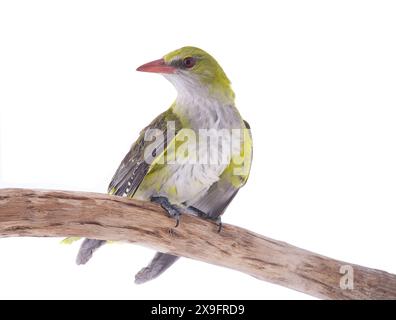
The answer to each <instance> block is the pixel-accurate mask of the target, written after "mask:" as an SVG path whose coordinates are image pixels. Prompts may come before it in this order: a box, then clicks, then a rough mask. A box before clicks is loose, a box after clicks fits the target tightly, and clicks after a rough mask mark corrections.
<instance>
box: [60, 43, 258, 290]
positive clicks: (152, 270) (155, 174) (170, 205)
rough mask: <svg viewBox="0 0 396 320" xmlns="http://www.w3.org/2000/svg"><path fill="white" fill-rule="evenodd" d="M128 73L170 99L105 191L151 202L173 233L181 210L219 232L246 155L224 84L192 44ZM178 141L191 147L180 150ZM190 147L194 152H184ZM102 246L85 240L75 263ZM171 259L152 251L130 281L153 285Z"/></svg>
mask: <svg viewBox="0 0 396 320" xmlns="http://www.w3.org/2000/svg"><path fill="white" fill-rule="evenodd" d="M136 70H137V71H141V72H150V73H157V74H161V75H163V76H164V77H165V78H166V79H167V80H168V81H170V82H171V84H173V86H174V87H175V89H176V91H177V96H176V99H175V100H174V102H173V103H172V104H171V106H170V107H169V108H168V109H167V110H166V111H164V112H163V113H161V114H160V115H159V116H157V117H156V118H155V119H154V120H153V121H152V122H151V123H150V124H149V125H148V126H147V127H145V128H144V129H143V130H142V131H141V132H140V134H139V137H138V138H137V140H136V141H135V142H134V143H133V145H132V147H131V148H130V149H129V151H128V153H127V154H126V155H125V157H124V159H123V160H122V162H121V164H120V165H119V167H118V169H117V171H116V172H115V174H114V176H113V178H112V180H111V182H110V184H109V187H108V193H109V194H110V195H115V196H122V197H129V198H133V199H140V200H145V201H151V202H154V203H157V204H159V205H160V206H161V207H162V208H163V209H164V210H165V211H166V212H167V213H168V214H169V216H170V217H172V218H174V219H175V220H176V222H175V228H176V227H177V226H178V224H179V217H180V214H181V212H187V213H186V214H194V215H197V216H199V217H202V218H204V219H211V220H213V221H215V222H216V224H217V225H218V226H219V230H218V231H220V230H221V226H222V224H221V216H222V215H223V213H224V211H225V210H226V208H227V206H228V205H229V204H230V202H231V201H232V200H233V199H234V197H235V195H236V194H237V193H238V191H239V190H240V188H242V187H243V186H244V185H245V184H246V182H247V180H248V177H249V174H250V168H251V163H252V154H253V144H252V136H251V130H250V125H249V124H248V122H247V121H245V120H244V119H243V118H242V116H241V115H240V113H239V111H238V109H237V108H236V105H235V94H234V91H233V89H232V87H231V82H230V80H229V79H228V77H227V76H226V74H225V72H224V70H223V69H222V67H221V66H220V65H219V63H218V62H217V61H216V60H215V58H213V57H212V56H211V55H210V54H209V53H207V52H205V51H204V50H202V49H199V48H197V47H192V46H186V47H182V48H180V49H177V50H174V51H172V52H170V53H168V54H166V55H165V56H163V57H162V58H161V59H158V60H154V61H151V62H149V63H146V64H143V65H141V66H140V67H138V68H137V69H136ZM186 137H188V138H191V139H190V140H191V141H194V143H192V142H190V143H189V144H188V146H187V147H186V145H185V143H183V142H184V141H185V140H186V139H185V138H186ZM187 140H189V139H187ZM197 141H198V142H199V143H198V144H199V148H198V147H196V148H195V150H194V148H190V146H196V145H197V143H196V142H197ZM212 141H215V142H214V143H211V142H212ZM219 142H221V143H219ZM202 145H203V147H202ZM180 150H181V151H180ZM179 151H180V152H179ZM190 151H191V152H190ZM175 155H176V156H175ZM175 158H177V159H175ZM212 232H213V231H212ZM72 240H73V239H72ZM72 240H71V241H72ZM66 241H67V240H66ZM105 243H106V241H105V240H97V239H85V240H84V241H83V243H82V245H81V247H80V250H79V252H78V255H77V259H76V263H77V264H79V265H80V264H85V263H86V262H87V261H88V260H89V259H90V258H91V257H92V255H93V252H94V251H95V250H97V249H98V248H99V247H101V246H102V245H104V244H105ZM178 259H179V257H178V256H175V255H172V254H169V253H162V252H157V253H156V254H155V256H154V258H153V259H152V260H151V262H150V263H149V264H148V265H147V266H146V267H144V268H143V269H141V270H140V271H139V272H138V273H137V274H136V276H135V283H137V284H141V283H145V282H147V281H150V280H152V279H155V278H156V277H158V276H159V275H160V274H162V273H163V272H164V271H165V270H167V269H168V268H169V267H170V266H171V265H172V264H173V263H175V262H176V261H177V260H178Z"/></svg>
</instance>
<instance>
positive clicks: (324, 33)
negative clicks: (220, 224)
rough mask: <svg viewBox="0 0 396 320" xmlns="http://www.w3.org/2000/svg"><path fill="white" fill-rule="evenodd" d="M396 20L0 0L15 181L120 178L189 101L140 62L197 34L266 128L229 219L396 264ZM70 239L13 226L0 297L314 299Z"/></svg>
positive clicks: (0, 74) (327, 7)
mask: <svg viewBox="0 0 396 320" xmlns="http://www.w3.org/2000/svg"><path fill="white" fill-rule="evenodd" d="M242 3H243V4H242ZM395 17H396V4H395V3H394V2H393V1H361V0H360V1H345V0H343V1H256V2H253V1H251V2H249V1H243V2H233V1H202V0H200V1H193V2H188V1H170V0H168V1H139V2H138V1H134V2H132V1H82V0H79V1H34V2H33V1H1V2H0V46H1V47H0V187H1V188H4V187H27V188H46V189H64V190H84V191H97V192H105V191H106V188H107V184H108V182H109V181H110V179H111V177H112V175H113V172H114V171H115V170H116V168H117V166H118V164H119V162H120V161H121V159H122V158H123V156H124V154H125V153H126V152H127V150H128V148H129V146H130V145H131V143H132V142H133V141H134V139H135V138H136V137H137V134H138V132H139V130H140V129H141V128H143V127H144V126H145V125H147V124H148V123H149V121H151V119H152V118H154V117H155V116H156V115H157V114H159V113H160V112H161V111H163V110H164V109H166V108H167V107H168V106H169V105H170V104H171V102H172V101H173V99H174V97H175V91H174V89H173V88H172V86H171V85H170V84H169V83H167V81H166V80H165V79H164V78H162V77H161V76H158V75H154V74H143V73H138V72H135V71H134V70H135V68H136V67H137V66H139V65H140V64H142V63H145V62H148V61H151V60H153V59H157V58H160V57H161V56H162V55H164V54H166V53H167V52H169V51H171V50H173V49H176V48H178V47H181V46H184V45H194V46H198V47H201V48H203V49H205V50H207V51H208V52H210V53H211V54H213V55H214V56H215V57H216V58H217V60H218V61H219V62H220V63H221V65H222V66H223V67H224V69H225V71H226V72H227V74H228V76H229V77H230V79H231V80H232V82H233V87H234V90H235V92H236V94H237V105H238V107H239V109H240V111H241V113H242V115H243V116H244V117H245V118H246V119H247V120H248V121H249V122H250V124H251V127H252V130H253V135H254V147H255V150H254V164H253V168H252V173H251V178H250V180H249V182H248V184H247V185H246V187H245V188H244V189H243V190H242V191H241V192H240V193H239V194H238V196H237V197H236V199H235V200H234V202H233V203H232V205H231V206H230V207H229V209H228V212H227V213H226V215H225V216H224V217H223V220H224V221H225V222H227V223H232V224H236V225H239V226H242V227H246V228H249V229H251V230H253V231H256V232H258V233H260V234H264V235H266V236H269V237H273V238H275V239H280V240H283V241H286V242H289V243H292V244H294V245H297V246H300V247H303V248H306V249H309V250H312V251H315V252H318V253H321V254H323V255H327V256H331V257H334V258H338V259H341V260H346V261H350V262H353V263H358V264H362V265H365V266H369V267H374V268H378V269H383V270H386V271H389V272H393V273H396V259H395V255H396V254H395V248H394V245H395V243H396V233H395V212H396V201H395V199H396V198H395V192H396V165H395V164H396V125H395V123H396V94H395V87H396V58H395V57H396V41H395V39H396V19H395ZM59 240H60V239H50V238H48V239H32V238H18V239H16V238H15V239H0V261H1V264H0V298H132V299H140V298H164V299H166V298H170V299H173V298H209V299H211V298H218V299H221V298H242V299H243V298H252V299H266V298H269V299H276V298H287V299H306V298H310V297H308V296H306V295H304V294H301V293H298V292H295V291H291V290H289V289H286V288H282V287H279V286H276V285H272V284H268V283H265V282H261V281H259V280H256V279H254V278H251V277H249V276H247V275H244V274H240V273H238V272H235V271H232V270H227V269H223V268H220V267H216V266H212V265H207V264H204V263H200V262H196V261H192V260H188V259H182V260H180V261H179V262H178V263H177V264H175V265H174V266H173V267H172V268H171V269H169V271H168V272H166V273H165V274H164V275H162V276H161V277H160V278H158V279H157V280H155V281H152V282H150V283H147V284H145V285H141V286H138V285H135V284H134V283H133V276H134V273H135V272H136V271H138V270H139V269H140V268H141V267H143V266H144V265H145V264H146V263H147V262H148V261H149V260H150V259H151V257H152V255H153V254H154V252H153V251H152V250H149V249H146V248H143V247H138V246H134V245H118V244H114V245H108V246H105V247H104V248H102V249H100V250H99V251H98V252H96V254H95V256H94V258H93V259H92V260H91V261H90V263H88V264H87V265H86V266H82V267H81V266H80V267H78V266H76V265H75V264H74V259H75V255H76V253H77V250H78V245H77V244H74V245H72V246H62V245H59Z"/></svg>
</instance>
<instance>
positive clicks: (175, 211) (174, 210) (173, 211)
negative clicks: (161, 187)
mask: <svg viewBox="0 0 396 320" xmlns="http://www.w3.org/2000/svg"><path fill="white" fill-rule="evenodd" d="M150 200H151V201H152V202H155V203H158V204H159V205H160V206H161V207H162V208H163V209H164V210H165V211H166V212H167V213H168V215H169V217H171V218H174V219H176V225H175V228H177V227H178V226H179V224H180V209H179V208H178V207H177V206H175V205H172V204H171V203H170V202H169V200H168V198H166V197H151V199H150Z"/></svg>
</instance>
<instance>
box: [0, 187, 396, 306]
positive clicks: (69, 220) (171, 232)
mask: <svg viewBox="0 0 396 320" xmlns="http://www.w3.org/2000/svg"><path fill="white" fill-rule="evenodd" d="M174 223H175V222H174V220H173V219H170V218H168V216H167V215H166V214H165V213H164V211H163V210H162V209H161V208H160V207H159V206H158V205H156V204H152V203H148V202H142V201H137V200H132V199H125V198H121V197H116V196H108V195H103V194H97V193H84V192H64V191H41V190H27V189H2V190H0V237H19V236H33V237H65V236H68V237H70V236H76V237H89V238H94V239H103V240H124V241H130V242H135V243H138V244H142V245H145V246H149V247H151V248H154V249H156V250H159V251H162V252H168V253H172V254H175V255H179V256H184V257H188V258H192V259H196V260H200V261H204V262H207V263H212V264H215V265H220V266H224V267H227V268H231V269H235V270H238V271H241V272H244V273H247V274H249V275H251V276H253V277H256V278H258V279H260V280H265V281H269V282H272V283H276V284H279V285H281V286H285V287H287V288H291V289H294V290H298V291H301V292H304V293H306V294H309V295H312V296H315V297H319V298H324V299H396V275H393V274H390V273H387V272H385V271H380V270H375V269H370V268H366V267H362V266H358V265H354V264H350V263H346V262H342V261H338V260H334V259H331V258H327V257H324V256H321V255H319V254H316V253H313V252H309V251H307V250H303V249H300V248H297V247H294V246H292V245H289V244H287V243H284V242H281V241H277V240H273V239H269V238H266V237H264V236H261V235H258V234H256V233H253V232H251V231H248V230H245V229H242V228H239V227H236V226H232V225H228V224H226V225H224V227H223V229H222V231H221V233H217V232H216V230H217V227H216V226H215V225H214V224H213V223H212V222H210V221H206V220H203V219H200V218H197V217H194V216H191V215H183V216H182V217H181V221H180V226H179V227H178V228H174ZM343 266H344V267H343ZM343 269H344V270H343ZM340 270H341V271H344V272H345V271H346V272H347V275H346V276H344V278H343V274H342V273H340ZM352 271H353V283H352V282H351V280H352V278H351V277H350V276H352V274H351V272H352ZM348 276H349V278H348ZM345 277H347V278H348V279H349V282H346V280H345V279H346V278H345ZM340 281H341V283H342V284H344V285H346V287H347V288H345V287H344V288H343V286H340ZM351 285H353V289H348V287H350V286H351Z"/></svg>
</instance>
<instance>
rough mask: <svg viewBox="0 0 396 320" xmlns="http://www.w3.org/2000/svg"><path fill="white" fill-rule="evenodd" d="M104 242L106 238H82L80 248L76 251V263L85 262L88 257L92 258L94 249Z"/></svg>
mask: <svg viewBox="0 0 396 320" xmlns="http://www.w3.org/2000/svg"><path fill="white" fill-rule="evenodd" d="M105 243H106V240H95V239H84V241H83V243H82V244H81V247H80V250H79V251H78V255H77V258H76V263H77V264H78V265H80V264H86V263H87V262H88V261H89V259H91V258H92V254H93V253H94V252H95V251H96V249H98V248H100V247H101V246H102V245H104V244H105Z"/></svg>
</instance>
